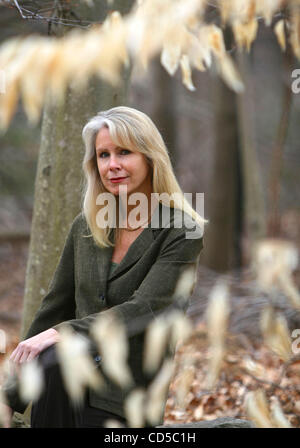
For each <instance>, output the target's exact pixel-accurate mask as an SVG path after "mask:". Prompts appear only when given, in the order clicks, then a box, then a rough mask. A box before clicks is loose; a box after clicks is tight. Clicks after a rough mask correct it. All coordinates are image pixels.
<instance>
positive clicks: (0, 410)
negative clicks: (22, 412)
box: [0, 388, 10, 428]
mask: <svg viewBox="0 0 300 448" xmlns="http://www.w3.org/2000/svg"><path fill="white" fill-rule="evenodd" d="M7 406H8V403H7V402H6V398H5V395H4V394H3V392H2V390H1V388H0V427H3V428H8V427H9V425H10V414H9V410H8V409H7Z"/></svg>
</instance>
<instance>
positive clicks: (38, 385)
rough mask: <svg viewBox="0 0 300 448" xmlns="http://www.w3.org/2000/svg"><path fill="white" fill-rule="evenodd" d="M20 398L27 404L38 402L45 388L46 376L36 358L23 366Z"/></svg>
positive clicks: (20, 379)
mask: <svg viewBox="0 0 300 448" xmlns="http://www.w3.org/2000/svg"><path fill="white" fill-rule="evenodd" d="M19 382H20V396H21V398H22V400H23V401H24V402H25V403H28V402H30V401H36V400H37V399H38V398H39V397H40V395H41V393H42V390H43V387H44V376H43V371H42V368H41V366H40V365H39V364H38V361H37V359H36V358H34V359H32V360H31V361H27V362H25V363H23V364H22V365H21V371H20V378H19Z"/></svg>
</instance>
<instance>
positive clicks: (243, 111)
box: [236, 53, 266, 263]
mask: <svg viewBox="0 0 300 448" xmlns="http://www.w3.org/2000/svg"><path fill="white" fill-rule="evenodd" d="M249 58H250V55H246V54H245V53H238V55H237V62H238V67H239V71H240V73H241V74H242V77H243V79H244V83H245V87H246V90H245V92H244V93H243V94H241V95H237V98H236V101H237V111H238V114H237V117H238V130H239V141H240V145H239V148H240V155H241V170H242V177H243V240H244V242H247V244H245V243H244V246H243V258H244V262H245V263H247V262H249V260H250V259H251V258H252V248H253V247H254V243H255V242H256V241H257V240H258V239H260V238H263V237H265V236H266V206H265V203H264V199H263V198H264V195H263V185H262V179H261V174H260V173H261V171H260V165H259V162H258V159H257V149H256V139H255V126H254V123H253V117H254V116H255V111H254V103H253V98H254V94H253V85H252V80H251V77H250V76H249V73H250V72H251V68H250V67H249V65H250V64H249Z"/></svg>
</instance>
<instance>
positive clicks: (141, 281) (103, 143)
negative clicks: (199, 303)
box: [5, 107, 204, 427]
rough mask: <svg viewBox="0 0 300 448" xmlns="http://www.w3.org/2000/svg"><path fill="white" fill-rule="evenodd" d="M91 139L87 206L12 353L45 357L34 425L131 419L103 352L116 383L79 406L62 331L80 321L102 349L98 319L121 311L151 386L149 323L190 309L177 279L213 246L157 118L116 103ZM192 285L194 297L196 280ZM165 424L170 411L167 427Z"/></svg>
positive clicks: (137, 370)
mask: <svg viewBox="0 0 300 448" xmlns="http://www.w3.org/2000/svg"><path fill="white" fill-rule="evenodd" d="M82 135H83V140H84V143H85V156H84V160H83V170H84V174H85V177H86V185H85V190H84V196H83V209H82V212H81V213H80V214H79V215H78V216H77V217H76V218H75V219H74V221H73V223H72V225H71V229H70V231H69V234H68V236H67V239H66V243H65V246H64V249H63V252H62V255H61V258H60V261H59V263H58V266H57V268H56V272H55V275H54V278H53V280H52V282H51V285H50V290H49V292H48V294H47V295H46V296H45V297H44V299H43V302H42V304H41V307H40V309H39V311H38V312H37V314H36V316H35V318H34V320H33V323H32V325H31V327H30V329H29V331H28V333H27V335H26V338H25V340H24V341H22V342H21V343H20V344H19V345H18V346H17V348H16V349H15V350H14V352H13V353H12V355H11V357H10V359H11V361H12V362H13V363H15V364H16V365H18V364H20V363H23V362H26V361H28V360H30V359H32V358H35V357H37V356H38V359H39V362H40V363H41V365H42V366H43V368H44V372H45V378H46V383H45V388H44V392H43V394H42V396H41V397H40V398H39V400H38V401H37V402H35V403H33V407H32V416H31V426H32V427H102V426H103V425H104V422H105V420H106V419H108V418H110V419H111V418H114V419H118V420H119V421H120V422H122V423H123V424H126V421H125V411H124V401H125V399H126V396H127V395H128V393H129V390H124V389H122V388H120V387H119V386H117V385H116V384H115V382H114V381H112V380H111V379H110V378H109V377H108V376H107V375H105V372H103V370H102V359H101V353H96V352H95V353H93V356H94V359H95V363H96V364H97V365H98V368H99V369H100V371H101V373H102V374H103V375H104V377H105V378H106V387H105V388H104V389H101V390H99V391H94V390H87V393H86V398H85V403H84V406H82V407H81V408H80V409H79V410H78V409H75V408H73V406H72V404H71V402H70V400H69V398H68V395H67V393H66V391H65V389H64V383H63V380H62V377H61V374H60V368H59V363H58V361H57V358H56V351H55V346H56V343H57V342H59V340H60V329H61V328H62V327H63V326H65V325H69V326H71V327H72V329H73V330H74V331H75V332H77V333H79V334H82V335H85V336H86V337H88V339H89V340H90V341H91V347H95V344H94V341H93V337H92V334H91V328H92V326H93V324H94V323H95V321H96V320H97V318H98V317H99V316H102V317H103V316H110V315H113V316H117V318H118V319H120V320H121V322H122V323H123V324H124V325H125V328H126V330H127V334H128V338H129V355H128V365H129V367H130V370H131V374H132V377H133V380H134V385H133V387H143V388H147V386H148V385H149V384H150V382H151V380H153V375H152V376H151V375H146V374H145V372H144V370H143V347H144V336H145V329H146V327H147V324H148V323H149V322H150V321H151V320H152V319H153V318H154V317H155V316H157V315H159V314H160V313H162V312H165V313H168V312H170V310H171V309H173V308H174V307H180V308H183V309H186V308H187V305H188V297H185V300H184V301H182V297H181V298H180V299H181V300H177V299H178V297H177V296H176V291H175V290H176V284H177V281H178V279H179V278H180V276H181V274H182V273H184V272H185V271H186V270H188V269H192V270H193V271H194V272H196V269H197V264H198V260H199V254H200V251H201V249H202V246H203V245H202V239H203V238H202V235H203V227H204V219H203V218H202V217H201V216H200V215H199V214H198V213H197V212H196V211H195V210H194V209H193V208H191V206H190V205H189V203H188V202H187V201H186V200H185V197H184V195H183V193H182V191H181V189H180V187H179V185H178V182H177V180H176V178H175V175H174V173H173V169H172V166H171V163H170V159H169V155H168V151H167V149H166V146H165V144H164V142H163V139H162V137H161V135H160V133H159V131H158V130H157V128H156V126H155V125H154V124H153V122H152V121H151V119H150V118H149V117H148V116H147V115H145V114H144V113H142V112H140V111H138V110H135V109H132V108H129V107H115V108H112V109H110V110H107V111H103V112H100V113H99V114H98V115H97V116H95V117H93V118H92V119H91V120H90V121H89V122H88V123H87V124H86V125H85V127H84V129H83V133H82ZM137 200H138V201H139V203H140V204H141V207H140V208H138V209H137V202H138V201H137ZM168 202H169V203H168ZM189 278H190V277H189ZM189 282H190V283H189V285H188V288H187V289H188V291H189V293H191V292H192V289H193V287H194V277H192V279H191V280H189ZM188 295H189V294H188ZM107 344H109V340H107ZM5 390H6V396H7V399H8V402H9V404H10V407H11V409H14V410H16V411H19V412H23V411H24V410H25V408H26V405H27V403H22V402H21V400H20V398H19V396H18V394H17V393H16V387H15V385H13V384H12V385H7V386H6V388H5ZM166 398H167V397H163V399H165V400H166ZM162 421H163V414H162V415H160V417H159V419H158V421H157V424H159V423H161V422H162Z"/></svg>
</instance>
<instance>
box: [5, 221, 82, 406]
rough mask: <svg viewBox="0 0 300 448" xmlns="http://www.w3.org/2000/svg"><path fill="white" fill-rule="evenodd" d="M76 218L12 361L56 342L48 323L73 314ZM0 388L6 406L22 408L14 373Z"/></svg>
mask: <svg viewBox="0 0 300 448" xmlns="http://www.w3.org/2000/svg"><path fill="white" fill-rule="evenodd" d="M77 221H78V216H77V217H76V218H75V219H74V221H73V223H72V226H71V229H70V231H69V233H68V236H67V238H66V242H65V245H64V248H63V251H62V254H61V256H60V259H59V261H58V265H57V267H56V270H55V273H54V276H53V278H52V281H51V283H50V287H49V292H48V293H47V295H46V296H45V297H44V299H43V302H42V304H41V306H40V308H39V310H38V312H37V313H36V315H35V318H34V320H33V322H32V324H31V326H30V328H29V330H28V332H27V334H26V336H25V338H24V340H23V341H22V342H20V343H19V344H18V346H17V347H16V349H15V350H14V351H13V353H12V354H11V357H10V360H11V361H12V363H14V364H15V365H17V364H19V363H22V362H25V361H28V360H30V359H33V358H34V357H35V356H37V355H38V354H39V353H40V352H41V351H42V350H43V349H45V348H46V347H49V346H50V345H52V344H54V343H56V342H57V341H58V338H59V333H58V332H57V330H55V329H53V328H52V327H53V326H54V325H56V324H57V323H59V322H63V321H65V320H68V319H72V318H74V317H75V300H74V294H75V285H74V232H75V231H76V222H77ZM2 390H3V392H4V394H5V396H6V399H7V401H8V403H9V405H10V407H11V408H12V409H14V410H16V411H18V412H21V413H22V412H24V410H25V409H26V406H27V404H25V403H23V402H22V401H21V400H20V397H19V394H18V381H17V376H16V375H12V376H10V377H9V378H8V380H7V381H6V383H5V384H4V385H3V386H2Z"/></svg>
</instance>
